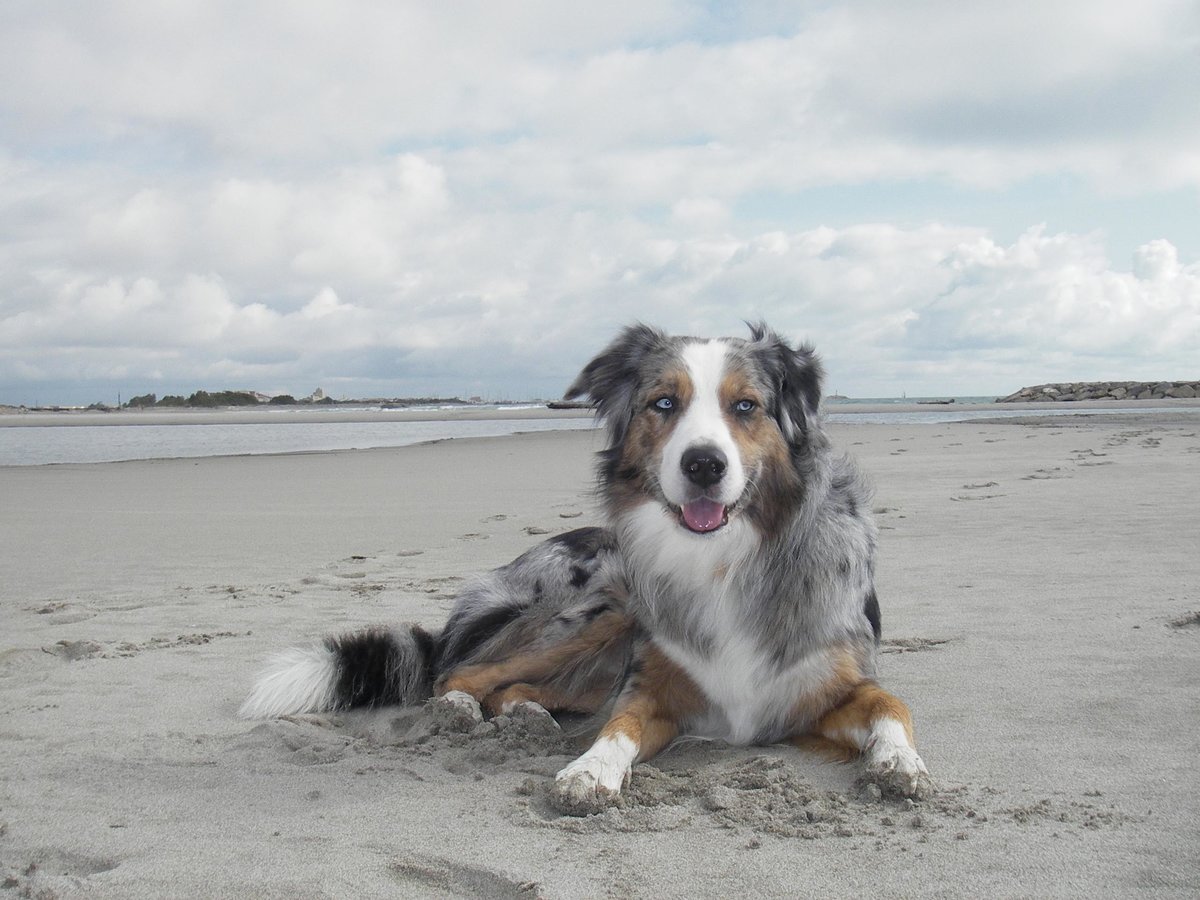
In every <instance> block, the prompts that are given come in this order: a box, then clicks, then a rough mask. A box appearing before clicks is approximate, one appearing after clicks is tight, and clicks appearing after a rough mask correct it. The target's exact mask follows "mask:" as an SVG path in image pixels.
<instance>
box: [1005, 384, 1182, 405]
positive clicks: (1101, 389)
mask: <svg viewBox="0 0 1200 900" xmlns="http://www.w3.org/2000/svg"><path fill="white" fill-rule="evenodd" d="M1196 397H1200V381H1156V382H1150V381H1079V382H1073V383H1070V384H1039V385H1036V386H1034V387H1024V388H1021V389H1020V390H1019V391H1017V392H1016V393H1015V394H1009V395H1008V396H1007V397H1001V398H1000V399H998V400H997V401H996V402H997V403H1033V402H1046V401H1055V402H1059V401H1070V400H1167V399H1175V398H1178V399H1181V400H1191V399H1194V398H1196Z"/></svg>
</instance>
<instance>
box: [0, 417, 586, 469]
mask: <svg viewBox="0 0 1200 900" xmlns="http://www.w3.org/2000/svg"><path fill="white" fill-rule="evenodd" d="M331 418H334V417H331ZM593 427H595V425H594V423H593V422H592V420H591V419H587V418H583V419H579V418H574V419H571V418H562V419H558V418H554V419H486V420H479V421H449V422H396V421H392V422H345V421H337V420H336V419H334V420H333V421H329V422H269V423H233V422H231V423H224V422H221V423H214V424H203V425H199V424H198V425H141V424H130V425H70V426H58V425H46V426H39V425H35V426H29V427H20V428H13V427H8V428H4V427H0V466H38V465H50V464H54V463H98V462H121V461H125V460H134V459H187V458H195V457H202V456H245V455H254V454H271V453H313V452H319V451H324V450H355V449H357V450H366V449H371V448H377V447H404V446H407V445H409V444H420V443H424V442H427V441H441V440H448V439H452V438H471V437H500V436H503V435H509V434H516V433H517V432H522V431H560V430H567V429H569V430H576V429H587V428H593Z"/></svg>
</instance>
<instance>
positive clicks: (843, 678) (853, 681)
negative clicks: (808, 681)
mask: <svg viewBox="0 0 1200 900" xmlns="http://www.w3.org/2000/svg"><path fill="white" fill-rule="evenodd" d="M862 682H863V672H862V666H861V665H860V664H859V660H858V657H857V656H855V654H854V653H853V652H851V651H850V650H849V649H846V648H844V649H842V650H841V651H840V652H838V654H837V657H836V659H835V660H834V662H833V668H832V671H831V672H830V673H829V677H828V678H826V679H825V682H824V683H823V684H822V685H821V686H820V687H819V688H818V689H817V690H815V691H812V692H811V693H807V694H805V695H804V696H802V697H800V698H799V699H798V700H797V701H796V705H795V706H794V707H792V718H791V721H792V722H793V723H795V729H796V731H797V732H808V731H809V730H810V729H813V725H814V723H819V722H821V721H823V717H824V716H826V715H827V714H828V713H829V712H830V710H833V709H837V708H839V707H840V706H841V705H842V704H844V703H845V702H846V701H847V700H848V699H849V698H850V697H851V696H853V694H854V690H855V688H856V687H857V686H858V685H859V684H861V683H862ZM814 730H815V729H814Z"/></svg>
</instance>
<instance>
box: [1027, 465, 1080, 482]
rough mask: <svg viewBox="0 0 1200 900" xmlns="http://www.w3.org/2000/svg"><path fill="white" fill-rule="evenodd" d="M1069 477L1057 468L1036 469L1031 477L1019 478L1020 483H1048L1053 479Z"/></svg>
mask: <svg viewBox="0 0 1200 900" xmlns="http://www.w3.org/2000/svg"><path fill="white" fill-rule="evenodd" d="M1070 477H1071V476H1070V475H1069V474H1067V473H1066V472H1064V471H1063V470H1062V469H1061V468H1059V467H1058V466H1055V467H1054V468H1053V469H1038V470H1036V471H1035V472H1034V473H1033V474H1032V475H1023V476H1021V480H1022V481H1049V480H1050V479H1053V478H1070Z"/></svg>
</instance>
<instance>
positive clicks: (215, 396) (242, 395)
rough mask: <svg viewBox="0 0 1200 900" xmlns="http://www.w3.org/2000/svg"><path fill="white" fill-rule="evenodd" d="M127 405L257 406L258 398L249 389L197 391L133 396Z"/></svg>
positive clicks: (137, 406)
mask: <svg viewBox="0 0 1200 900" xmlns="http://www.w3.org/2000/svg"><path fill="white" fill-rule="evenodd" d="M271 402H274V400H272V401H271ZM292 402H293V403H294V402H295V400H293V401H292ZM125 405H126V406H128V407H131V408H135V409H138V408H140V409H145V408H146V407H148V406H199V407H213V406H257V405H258V398H257V397H255V396H254V395H253V394H251V393H249V392H248V391H214V392H212V393H209V392H208V391H196V392H195V393H193V394H192V395H191V396H190V397H181V396H179V395H177V394H168V395H167V396H165V397H163V398H162V399H161V400H159V399H158V395H157V394H142V395H141V396H140V397H131V398H130V399H129V402H128V403H126V404H125Z"/></svg>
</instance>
